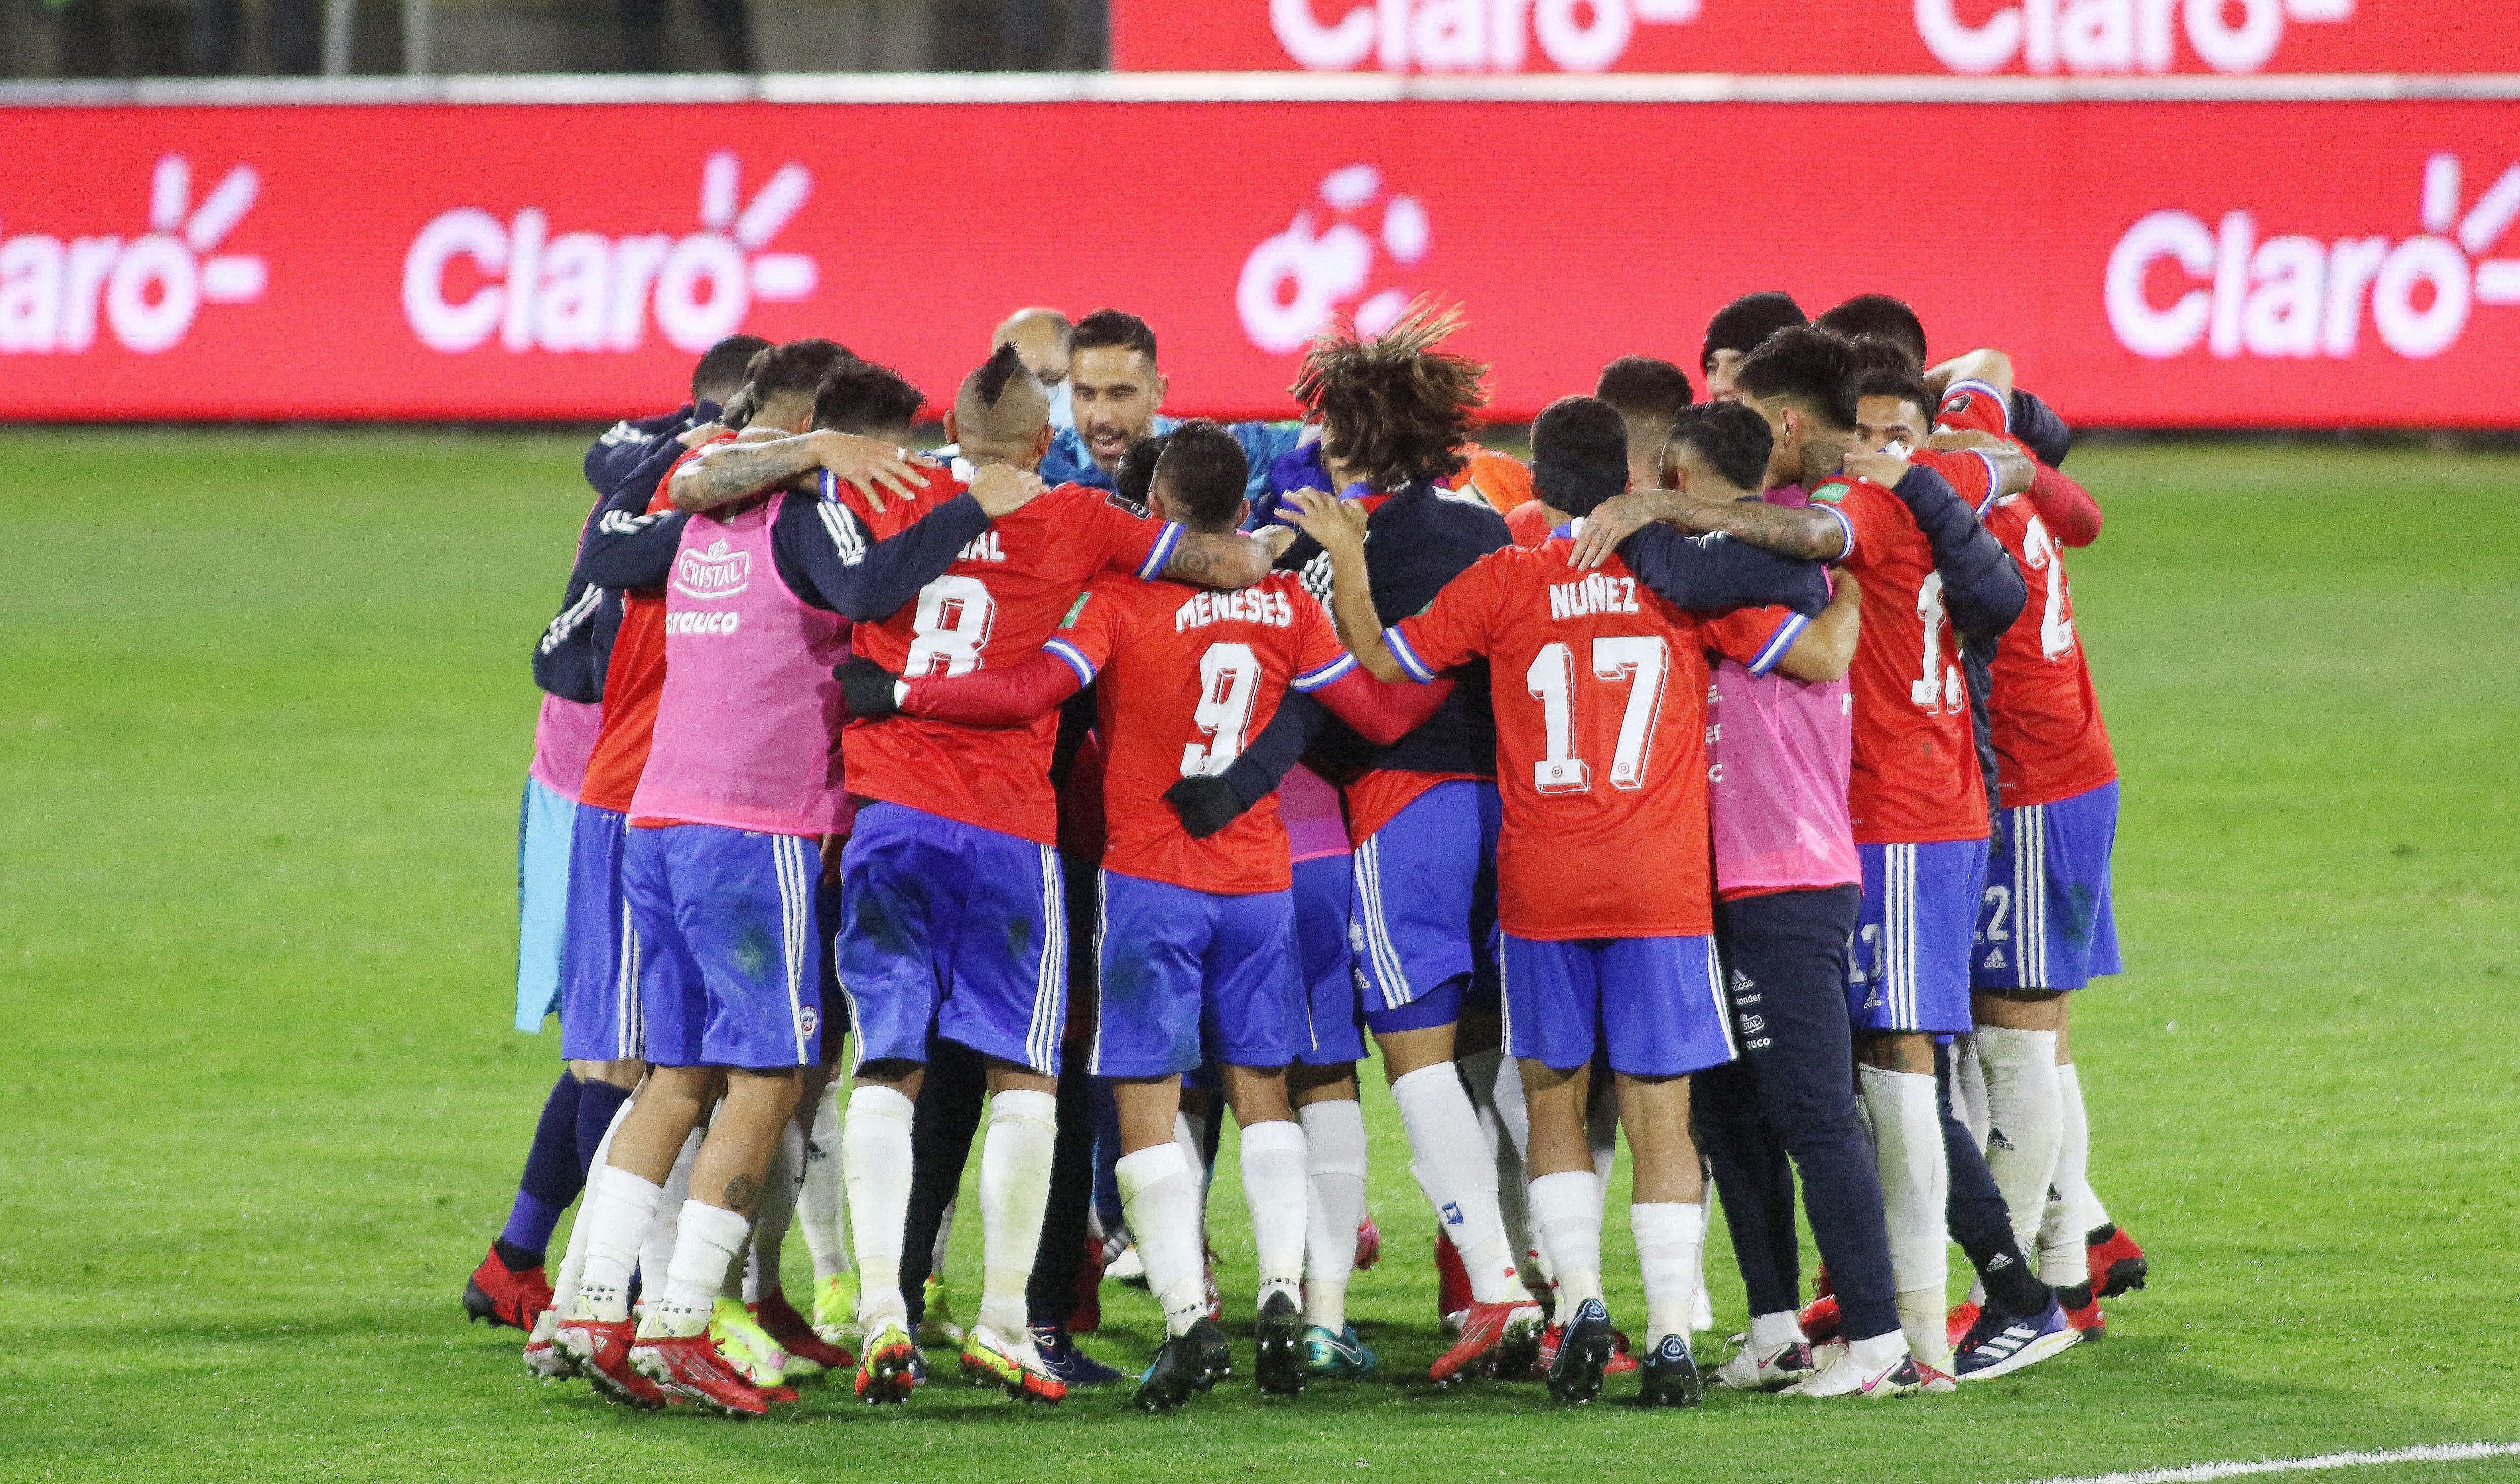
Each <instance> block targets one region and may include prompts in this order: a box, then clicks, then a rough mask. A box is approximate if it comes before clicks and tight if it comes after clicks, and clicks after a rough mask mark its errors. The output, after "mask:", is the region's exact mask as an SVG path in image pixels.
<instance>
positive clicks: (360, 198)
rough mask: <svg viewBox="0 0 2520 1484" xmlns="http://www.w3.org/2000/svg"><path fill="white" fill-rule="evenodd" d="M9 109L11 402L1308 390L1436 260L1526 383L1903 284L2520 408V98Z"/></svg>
mask: <svg viewBox="0 0 2520 1484" xmlns="http://www.w3.org/2000/svg"><path fill="white" fill-rule="evenodd" d="M0 129H5V132H6V134H7V137H8V138H9V139H10V141H11V143H12V145H13V148H12V149H10V150H9V151H7V152H6V153H5V154H4V155H0V418H15V419H212V418H255V419H296V418H309V419H330V418H355V419H364V418H409V419H428V418H466V419H524V418H534V419H545V418H571V419H609V418H613V417H617V416H621V415H624V414H629V413H638V412H642V411H645V410H652V409H654V408H657V407H661V406H667V405H671V404H672V403H674V402H676V401H678V400H680V393H681V388H682V387H683V386H684V385H685V384H686V381H687V377H688V373H689V369H690V367H691V364H692V362H693V359H694V357H695V356H696V355H697V353H698V352H699V351H701V350H702V349H704V348H705V347H706V346H707V345H709V344H710V343H711V342H712V341H714V340H715V339H717V338H718V337H721V336H724V335H727V334H730V333H732V332H734V331H737V330H745V331H749V332H752V333H754V334H758V335H763V336H768V337H774V338H777V337H794V336H800V335H808V334H812V335H827V336H831V337H834V338H836V339H839V340H841V341H842V342H844V343H846V344H848V345H850V346H851V347H853V348H854V349H856V350H857V351H858V352H859V353H860V354H863V355H866V356H868V357H870V358H874V359H877V360H881V361H884V362H887V363H890V364H893V365H895V366H898V367H899V368H901V369H902V370H903V371H905V372H906V373H908V374H909V375H910V376H911V377H912V378H913V379H914V380H915V381H916V382H919V384H920V385H922V386H923V387H924V388H926V390H927V391H928V393H929V395H930V396H931V397H936V398H943V397H946V396H949V395H950V394H951V391H952V388H953V386H954V384H955V382H957V380H958V379H959V378H960V377H961V376H962V374H963V373H964V372H966V371H967V370H968V369H969V368H970V367H971V366H972V365H974V364H976V363H977V362H978V361H979V360H980V359H981V358H982V356H983V355H985V353H986V351H987V349H988V336H989V332H990V330H991V328H992V327H993V326H994V325H995V324H996V323H997V322H998V320H999V319H1000V318H1001V317H1002V316H1004V315H1005V314H1007V313H1008V312H1009V311H1011V310H1012V309H1015V308H1017V307H1019V306H1023V305H1030V304H1050V305H1055V306H1057V307H1059V308H1062V309H1064V310H1066V311H1067V312H1069V313H1070V314H1072V315H1080V314H1083V313H1085V312H1088V311H1090V310H1093V309H1095V308H1098V307H1101V306H1102V305H1105V304H1117V305H1121V306H1124V307H1126V308H1129V309H1131V310H1133V311H1135V312H1137V313H1139V314H1141V315H1143V316H1145V317H1146V318H1147V319H1148V321H1149V322H1150V323H1152V324H1153V325H1154V327H1155V329H1156V331H1157V332H1158V334H1159V336H1160V337H1161V340H1162V359H1163V363H1164V369H1165V371H1166V372H1167V373H1168V374H1169V376H1170V378H1171V384H1172V393H1171V404H1170V407H1171V410H1172V411H1174V412H1177V413H1191V412H1205V413H1214V414H1220V415H1237V416H1251V415H1280V414H1283V413H1285V412H1286V411H1287V410H1288V407H1289V403H1288V400H1287V396H1286V392H1285V388H1286V386H1287V384H1288V382H1290V381H1291V380H1292V379H1293V376H1294V371H1295V366H1296V361H1297V358H1298V355H1299V352H1300V351H1301V349H1302V347H1303V344H1304V343H1305V341H1306V339H1307V338H1308V337H1311V336H1312V335H1313V334H1315V333H1316V332H1317V331H1318V330H1320V329H1321V328H1322V327H1323V326H1324V325H1325V324H1326V323H1327V322H1328V321H1329V320H1330V319H1331V318H1332V317H1333V316H1335V315H1341V314H1352V315H1353V316H1355V318H1356V319H1357V321H1358V322H1359V323H1360V324H1362V325H1364V326H1365V327H1366V328H1367V329H1369V330H1372V329H1373V328H1376V327H1379V326H1381V325H1385V324H1388V323H1389V322H1390V321H1391V320H1392V319H1393V318H1394V317H1395V316H1396V315H1397V314H1398V313H1399V312H1400V310H1401V309H1402V308H1403V307H1404V306H1405V305H1406V304H1407V303H1408V302H1409V300H1410V299H1411V298H1412V297H1414V296H1416V295H1419V294H1433V295H1437V296H1440V297H1442V298H1444V299H1447V300H1450V301H1454V302H1458V303H1459V304H1460V305H1462V306H1463V309H1464V310H1465V312H1466V315H1467V318H1468V322H1469V328H1468V329H1467V331H1466V332H1465V333H1464V336H1463V345H1464V346H1465V348H1466V349H1467V350H1469V351H1470V352H1471V353H1473V354H1475V355H1478V356H1480V357H1482V358H1484V359H1486V360H1489V361H1491V362H1492V363H1493V364H1494V366H1495V368H1496V370H1495V375H1494V381H1493V389H1494V397H1495V410H1496V413H1497V415H1498V416H1499V417H1500V418H1517V419H1518V418H1524V417H1528V416H1529V415H1530V414H1531V413H1532V412H1534V411H1535V410H1537V409H1538V408H1539V407H1541V406H1542V405H1544V404H1545V403H1547V402H1549V401H1550V400H1552V399H1553V398H1555V397H1558V396H1561V395H1565V394H1567V393H1569V392H1575V391H1583V390H1589V389H1590V388H1591V386H1592V383H1593V380H1594V376H1595V374H1596V372H1597V371H1598V369H1599V368H1600V366H1601V365H1602V364H1603V363H1604V362H1606V361H1608V360H1610V359H1612V358H1613V357H1615V356H1619V355H1622V354H1626V353H1630V352H1642V353H1648V354H1657V355H1662V356H1666V357H1669V358H1670V359H1673V360H1676V361H1679V362H1681V363H1683V364H1685V365H1691V366H1693V365H1694V363H1695V362H1696V360H1697V356H1698V350H1699V343H1700V335H1701V330H1702V327H1703V326H1704V325H1705V324H1706V322H1707V319H1708V317H1709V316H1710V315H1711V314H1712V313H1713V311H1714V310H1715V309H1716V308H1717V307H1718V306H1720V305H1721V304H1722V303H1724V302H1725V301H1726V300H1727V299H1729V298H1731V297H1733V295H1735V294H1738V293H1741V292H1747V291H1751V290H1761V289H1785V290H1788V291H1790V292H1793V293H1794V294H1795V295H1796V296H1797V297H1799V298H1800V299H1801V300H1802V302H1803V303H1804V304H1805V305H1807V306H1810V307H1813V308H1815V309H1816V308H1819V307H1823V306H1825V305H1827V304H1829V303H1832V302H1834V301H1836V300H1837V299H1839V298H1840V297H1843V296H1845V295H1848V294H1853V293H1857V292H1874V291H1878V292H1892V293H1896V294H1899V295H1901V296H1903V297H1905V298H1907V299H1909V300H1910V301H1911V302H1913V304H1914V305H1915V306H1916V307H1917V309H1918V310H1919V312H1920V313H1921V314H1922V316H1923V318H1924V321H1925V324H1926V327H1927V329H1928V331H1929V332H1930V333H1931V335H1932V337H1933V342H1934V345H1935V347H1936V349H1937V350H1938V352H1950V351H1958V350H1959V349H1962V348H1965V347H1967V346H1970V345H1974V344H1996V345H2001V346H2003V347H2004V348H2005V349H2007V350H2009V351H2010V352H2012V354H2013V356H2014V358H2015V360H2016V362H2017V363H2018V365H2019V367H2020V368H2021V375H2022V377H2023V379H2024V381H2025V382H2028V383H2030V384H2034V385H2036V386H2037V387H2038V388H2039V389H2040V391H2041V392H2043V393H2044V394H2046V395H2047V396H2048V398H2049V399H2050V400H2051V401H2053V402H2054V403H2055V404H2056V405H2057V406H2058V407H2059V408H2060V409H2061V410H2062V411H2063V412H2064V413H2065V414H2066V415H2067V416H2069V417H2071V418H2073V419H2075V420H2076V421H2077V422H2079V423H2083V424H2086V425H2114V426H2150V427H2174V426H2184V427H2325V426H2338V425H2364V426H2380V425H2403V426H2418V427H2509V426H2514V425H2520V396H2515V394H2514V393H2513V391H2512V390H2511V381H2510V368H2511V366H2512V365H2514V364H2515V363H2520V231H2514V230H2513V228H2514V219H2515V217H2520V143H2515V142H2520V103H2515V102H2396V103H2325V104H2320V103H2284V104H2228V103H2195V104H2132V103H2119V104H2098V103H2090V104H2059V105H2046V106H1995V105H1937V106H1926V105H1871V106H1824V105H1814V106H1790V105H1674V104H1574V103H1568V104H1558V103H1442V104H1438V103H1405V104H1328V103H1313V104H1290V103H1272V104H1111V103H1058V104H1029V105H1026V104H1008V105H963V106H950V107H949V106H932V105H832V106H823V105H805V104H745V105H690V106H673V105H652V106H629V105H623V106H563V105H521V106H478V107H474V106H457V105H422V106H329V105H328V106H317V105H305V106H275V107H242V106H240V107H203V108H180V107H130V108H118V107H117V108H107V107H86V108H57V109H53V108H24V109H0ZM2314 160H2315V163H2314V162H2313V161H2314ZM909 161H924V162H929V163H931V164H932V165H933V166H934V167H935V168H934V170H933V171H932V172H931V173H929V174H928V175H926V176H925V177H924V178H925V179H926V181H927V184H926V185H924V186H923V187H914V186H912V185H910V184H908V182H909V181H910V180H911V179H912V178H913V177H912V176H911V175H909V174H908V173H907V162H909ZM1114 161H1117V162H1120V164H1119V166H1117V168H1121V169H1123V170H1124V172H1125V176H1126V181H1127V183H1126V184H1125V185H1119V184H1117V181H1118V179H1119V177H1116V176H1115V175H1114V174H1113V173H1112V171H1113V169H1114V168H1115V166H1114V164H1113V162H1114ZM1470 161H1475V166H1474V167H1473V166H1472V165H1471V164H1470V163H1469V162H1470ZM1641 161H1643V162H1647V163H1649V164H1651V165H1652V167H1651V168H1647V167H1645V165H1644V164H1641ZM1657 162H1658V163H1657ZM1980 162H1982V163H1980ZM1766 182H1776V183H1777V185H1776V186H1775V189H1774V191H1773V193H1772V194H1766V195H1763V190H1765V185H1764V183H1766ZM1831 183H1835V184H1834V185H1833V186H1832V184H1831ZM1938 185H1947V186H1948V188H1949V189H1948V191H1947V192H1946V193H1944V194H1943V195H1940V196H1938V194H1937V191H1936V187H1937V186H1938ZM1832 192H1833V194H1832ZM1815 207H1817V208H1819V209H1818V211H1817V213H1816V214H1813V215H1798V214H1797V213H1804V212H1812V211H1813V209H1814V208H1815Z"/></svg>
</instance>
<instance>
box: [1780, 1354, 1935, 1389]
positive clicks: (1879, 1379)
mask: <svg viewBox="0 0 2520 1484" xmlns="http://www.w3.org/2000/svg"><path fill="white" fill-rule="evenodd" d="M1958 1389H1959V1383H1958V1381H1955V1380H1954V1379H1952V1377H1951V1376H1949V1375H1947V1374H1945V1373H1944V1372H1940V1371H1937V1370H1935V1369H1934V1368H1933V1367H1931V1366H1929V1365H1927V1364H1925V1363H1924V1362H1923V1361H1920V1360H1918V1359H1916V1358H1915V1357H1914V1356H1913V1355H1902V1356H1900V1357H1899V1359H1897V1360H1896V1361H1893V1362H1892V1363H1891V1364H1889V1365H1887V1366H1883V1367H1881V1368H1879V1369H1878V1370H1871V1371H1868V1370H1866V1369H1865V1368H1864V1367H1862V1366H1859V1365H1857V1364H1856V1363H1855V1360H1854V1358H1853V1357H1852V1356H1850V1355H1849V1354H1848V1353H1847V1352H1846V1351H1844V1350H1840V1351H1838V1352H1837V1354H1836V1356H1835V1357H1834V1358H1833V1359H1831V1360H1830V1361H1829V1363H1828V1364H1827V1365H1825V1366H1823V1367H1822V1368H1821V1369H1820V1370H1818V1371H1816V1372H1813V1373H1811V1374H1810V1375H1808V1376H1805V1377H1804V1378H1803V1379H1801V1380H1799V1381H1796V1382H1795V1383H1794V1384H1793V1385H1791V1386H1788V1387H1786V1388H1785V1392H1784V1394H1785V1395H1787V1396H1809V1397H1832V1396H1853V1397H1893V1396H1906V1395H1908V1394H1909V1393H1910V1392H1915V1391H1937V1392H1939V1391H1957V1390H1958Z"/></svg>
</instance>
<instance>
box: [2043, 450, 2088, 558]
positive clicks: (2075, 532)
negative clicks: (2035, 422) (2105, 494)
mask: <svg viewBox="0 0 2520 1484" xmlns="http://www.w3.org/2000/svg"><path fill="white" fill-rule="evenodd" d="M2030 504H2031V507H2032V508H2033V509H2035V510H2037V511H2038V512H2039V518H2040V519H2042V520H2044V521H2046V522H2047V523H2048V532H2049V534H2051V535H2053V536H2054V537H2055V538H2056V539H2057V540H2059V541H2062V542H2063V543H2065V544H2066V545H2067V546H2089V545H2091V544H2092V543H2093V542H2094V541H2096V540H2098V539H2099V536H2100V506H2099V502H2098V501H2096V500H2093V498H2092V496H2091V492H2090V491H2088V490H2086V489H2084V488H2083V486H2082V485H2080V484H2078V483H2076V482H2075V481H2074V480H2073V479H2071V478H2068V477H2067V476H2066V475H2065V474H2063V473H2062V472H2058V471H2057V470H2056V469H2054V468H2053V467H2051V466H2049V465H2047V464H2042V465H2040V466H2039V469H2038V472H2036V473H2035V474H2033V475H2032V476H2031V480H2030Z"/></svg>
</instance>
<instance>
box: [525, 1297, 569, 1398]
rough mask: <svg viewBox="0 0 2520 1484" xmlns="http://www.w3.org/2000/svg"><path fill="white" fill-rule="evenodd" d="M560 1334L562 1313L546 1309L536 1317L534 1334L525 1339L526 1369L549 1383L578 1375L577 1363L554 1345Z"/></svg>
mask: <svg viewBox="0 0 2520 1484" xmlns="http://www.w3.org/2000/svg"><path fill="white" fill-rule="evenodd" d="M559 1332H560V1311H559V1310H557V1309H545V1310H544V1311H543V1312H542V1313H541V1314H540V1315H538V1316H536V1318H535V1320H534V1329H533V1332H532V1333H531V1334H529V1335H527V1336H526V1337H525V1369H526V1370H527V1371H530V1372H533V1373H534V1374H536V1375H538V1376H541V1377H542V1378H543V1379H544V1380H547V1381H557V1380H562V1379H564V1378H565V1377H568V1376H572V1375H575V1374H577V1366H576V1363H575V1362H574V1361H572V1360H571V1359H570V1358H569V1357H568V1356H567V1355H565V1354H563V1353H562V1351H561V1350H559V1349H558V1348H557V1347H555V1346H554V1345H553V1344H552V1337H553V1336H554V1335H556V1334H558V1333H559Z"/></svg>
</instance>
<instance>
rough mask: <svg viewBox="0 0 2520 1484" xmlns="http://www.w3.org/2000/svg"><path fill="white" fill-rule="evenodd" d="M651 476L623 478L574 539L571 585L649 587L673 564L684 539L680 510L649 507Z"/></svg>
mask: <svg viewBox="0 0 2520 1484" xmlns="http://www.w3.org/2000/svg"><path fill="white" fill-rule="evenodd" d="M654 495H655V484H654V483H653V481H652V480H645V479H635V478H633V479H624V480H623V481H622V482H621V485H620V487H619V488H617V489H615V490H614V491H613V492H612V496H611V498H610V499H607V500H606V501H605V502H604V506H603V508H602V509H601V510H599V511H597V512H596V516H595V520H594V522H593V523H592V524H590V525H589V526H588V527H587V528H586V537H585V539H584V540H582V541H581V542H579V543H578V548H577V567H576V570H574V571H573V572H571V573H570V574H569V578H570V583H571V585H572V586H574V585H575V584H577V583H580V582H584V583H589V584H592V585H593V586H596V587H608V588H637V587H653V586H655V585H656V584H657V583H659V582H662V581H664V580H665V574H666V573H668V572H670V571H672V570H673V569H674V553H675V551H676V550H677V549H678V548H680V547H681V545H682V542H683V525H684V523H685V522H686V521H688V520H690V519H691V517H690V516H689V515H688V514H687V513H685V512H682V511H675V510H663V511H653V512H652V511H650V510H649V509H648V506H649V504H650V503H651V501H652V499H653V498H654Z"/></svg>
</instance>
